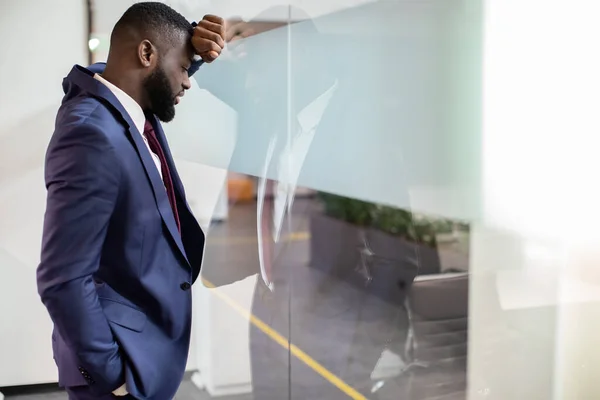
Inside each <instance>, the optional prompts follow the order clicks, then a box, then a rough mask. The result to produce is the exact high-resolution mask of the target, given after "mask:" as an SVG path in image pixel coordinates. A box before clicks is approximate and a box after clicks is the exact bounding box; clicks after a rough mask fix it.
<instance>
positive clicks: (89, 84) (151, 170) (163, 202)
mask: <svg viewBox="0 0 600 400" xmlns="http://www.w3.org/2000/svg"><path fill="white" fill-rule="evenodd" d="M93 73H94V72H93V71H89V70H87V69H85V68H82V67H80V66H76V67H74V68H73V70H72V71H71V73H70V74H69V76H68V78H66V79H65V83H63V86H65V85H67V86H68V85H69V84H70V83H74V84H75V85H77V86H79V87H80V88H81V89H83V90H85V91H86V92H88V93H89V94H91V95H93V96H95V97H97V98H99V99H100V100H102V101H103V102H105V103H108V105H109V106H111V107H112V108H114V109H115V110H116V111H118V113H119V116H120V117H121V122H122V123H123V125H125V127H126V128H127V130H128V133H129V136H130V137H131V140H132V142H133V144H134V146H135V148H136V151H137V153H138V156H139V157H140V160H141V162H142V165H143V166H144V169H145V170H146V175H147V177H148V180H149V181H150V184H151V186H152V191H153V192H154V199H155V200H156V206H157V208H158V211H159V213H160V216H161V218H162V220H163V222H164V223H165V225H166V227H167V230H168V231H169V233H170V235H171V237H172V238H173V240H174V241H175V244H176V245H177V248H178V249H179V251H180V252H181V255H182V256H183V258H184V259H185V261H186V263H187V264H188V266H189V265H190V264H189V261H188V259H187V255H186V253H185V249H184V247H183V243H182V240H181V234H180V233H179V230H178V229H177V223H176V222H175V217H174V215H173V210H172V209H171V203H169V198H168V196H167V191H166V190H165V186H164V183H163V181H162V179H161V177H160V174H159V173H158V170H157V169H156V164H154V160H153V159H152V156H151V155H150V152H149V151H148V148H147V147H146V143H144V139H143V138H142V134H141V132H139V131H138V129H137V128H136V127H135V123H134V122H133V120H132V119H131V117H130V116H129V114H128V113H127V111H126V110H125V109H124V108H123V106H122V105H121V103H120V102H119V101H118V100H117V98H116V97H115V96H114V95H113V94H112V92H111V91H110V90H109V89H108V88H107V87H106V86H104V85H103V84H102V83H101V82H99V81H97V80H96V79H94V76H93ZM67 86H65V91H66V90H67V89H68V87H67ZM153 118H154V117H153ZM153 122H154V124H153V125H154V128H155V131H156V133H157V136H158V138H159V141H160V144H161V146H162V147H163V151H164V152H165V157H166V158H167V161H168V164H169V168H174V167H173V161H172V157H171V153H170V151H169V150H168V146H167V145H166V140H165V139H164V133H163V130H162V128H161V127H160V124H158V123H157V121H156V120H155V121H153ZM167 154H168V155H167ZM171 171H172V172H171V175H176V174H174V173H173V172H174V169H171ZM172 178H173V182H174V185H175V187H176V190H178V191H181V181H180V180H179V177H177V178H175V176H173V177H172ZM175 182H177V183H175ZM180 194H181V192H180Z"/></svg>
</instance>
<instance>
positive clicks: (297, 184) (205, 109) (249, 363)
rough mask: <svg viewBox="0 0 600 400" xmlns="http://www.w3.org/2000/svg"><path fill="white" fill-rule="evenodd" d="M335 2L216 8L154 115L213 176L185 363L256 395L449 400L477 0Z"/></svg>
mask: <svg viewBox="0 0 600 400" xmlns="http://www.w3.org/2000/svg"><path fill="white" fill-rule="evenodd" d="M336 8H337V9H333V10H328V11H327V12H324V13H319V12H315V11H314V9H315V7H314V5H313V12H312V13H311V9H310V7H303V5H302V4H294V5H286V6H273V7H265V8H264V9H258V10H257V12H256V15H254V16H251V17H250V18H242V19H230V23H229V25H228V35H229V38H230V42H229V44H228V48H227V51H226V52H225V53H224V54H223V56H222V58H221V59H220V60H218V61H217V62H215V63H213V64H211V65H205V66H203V67H202V69H201V70H200V71H199V72H198V73H197V74H196V75H195V77H194V78H195V81H196V83H197V85H198V87H199V88H200V89H202V91H199V93H198V95H197V97H193V98H189V99H187V100H188V101H187V102H186V103H187V104H185V105H181V107H180V109H179V110H178V112H179V115H178V117H177V120H176V121H175V122H174V123H173V124H172V125H171V126H169V127H168V134H169V139H170V140H171V145H172V147H173V148H174V151H175V154H177V155H178V156H179V157H180V159H181V160H182V161H184V162H187V163H189V164H190V168H192V165H194V166H196V167H197V168H207V167H210V168H217V169H219V168H221V169H227V170H228V181H227V188H228V193H227V199H228V203H229V207H228V215H227V219H226V220H225V221H222V222H220V223H213V224H211V225H210V228H209V235H208V242H207V247H206V259H205V263H204V267H203V273H202V278H203V282H204V285H205V286H206V287H207V288H209V289H207V290H206V293H205V295H204V297H203V301H204V302H206V303H208V304H210V305H208V306H207V308H206V309H207V310H210V311H212V312H214V313H215V314H212V315H207V313H203V312H202V311H201V310H200V308H201V307H203V306H202V305H200V307H199V308H197V313H196V317H197V320H196V322H197V326H201V325H204V324H208V325H209V326H208V327H206V326H202V327H200V329H201V330H203V331H206V330H208V332H205V336H203V335H202V334H200V335H199V336H198V337H199V338H200V339H199V342H197V343H198V344H199V346H200V347H199V350H198V352H199V359H200V360H202V359H203V358H205V355H203V354H202V350H201V349H202V347H203V346H204V349H205V351H209V352H210V354H211V357H214V358H212V359H211V358H210V357H209V361H208V362H207V364H206V365H205V366H204V371H206V370H210V372H208V374H215V373H216V370H214V369H213V367H214V366H215V365H218V364H219V363H220V362H221V361H223V360H225V359H226V360H228V363H229V362H232V363H236V364H237V363H242V364H245V366H244V367H241V366H239V365H236V366H235V367H233V369H231V370H228V371H226V372H225V371H224V372H223V373H225V374H226V375H229V376H230V378H231V379H232V380H233V381H234V382H235V384H236V385H240V386H238V388H241V387H242V386H241V385H247V386H244V387H245V388H246V391H248V392H249V393H251V394H252V396H253V398H255V399H261V400H262V399H278V400H279V399H286V398H290V399H344V398H348V397H349V398H354V399H390V400H396V399H399V398H402V399H426V398H427V399H429V398H465V396H466V390H467V385H466V382H467V357H468V346H467V343H468V335H467V332H468V320H469V310H468V295H469V267H470V265H469V259H470V255H469V253H470V224H471V222H472V221H473V220H475V219H477V218H478V217H479V216H480V215H481V207H480V204H479V201H478V200H479V196H478V194H479V192H480V171H481V165H480V148H481V135H480V125H481V88H482V84H481V79H482V77H481V66H482V51H481V46H482V42H481V38H482V35H481V29H482V10H481V4H480V3H479V2H477V1H443V2H442V1H440V2H437V1H434V2H404V1H400V2H369V3H364V4H356V5H353V6H352V7H336ZM313 14H314V15H313ZM205 125H208V126H205ZM215 174H216V172H215ZM203 185H204V182H203V180H202V179H197V180H193V181H191V182H189V183H188V188H189V187H192V188H194V189H192V190H198V193H199V196H202V187H203ZM196 188H197V189H196ZM213 301H214V303H213ZM219 302H221V303H223V305H218V303H219ZM200 304H202V301H201V302H200ZM226 308H229V309H230V310H227V309H226ZM236 313H237V314H238V315H237V316H236V315H235V314H236ZM229 323H233V324H235V325H234V326H235V327H236V328H235V329H234V330H233V331H232V330H231V328H229V327H228V326H227V325H228V324H229ZM214 324H217V325H218V326H219V328H216V327H215V326H214ZM222 335H226V336H225V337H223V336H222ZM215 336H216V337H215ZM207 337H208V338H209V340H208V341H207V342H204V343H203V341H204V340H207V339H206V338H207ZM209 343H210V344H209ZM230 349H235V351H234V350H230ZM240 354H243V355H244V356H243V357H241V356H240ZM199 370H200V374H199V376H198V379H200V377H201V376H202V374H203V372H204V371H203V366H202V365H200V366H199ZM234 370H235V373H234V372H233V371H234ZM242 376H243V377H244V379H246V381H244V382H242V381H243V379H242ZM212 378H214V379H216V380H218V379H220V377H219V378H218V377H217V376H216V375H213V376H212ZM207 380H209V381H210V378H207ZM210 384H211V383H210V382H207V385H210ZM215 385H216V386H215V388H213V390H214V391H217V392H218V389H224V390H227V388H225V387H224V386H223V387H219V386H218V385H219V383H217V384H215ZM215 389H216V390H215ZM229 389H232V388H229ZM448 396H451V397H448Z"/></svg>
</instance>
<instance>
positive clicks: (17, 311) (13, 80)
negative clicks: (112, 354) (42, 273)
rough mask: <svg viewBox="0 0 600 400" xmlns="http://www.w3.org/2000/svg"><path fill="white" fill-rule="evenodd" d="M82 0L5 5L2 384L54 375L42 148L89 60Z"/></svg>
mask: <svg viewBox="0 0 600 400" xmlns="http://www.w3.org/2000/svg"><path fill="white" fill-rule="evenodd" d="M84 5H85V1H84V0H53V1H35V2H33V1H16V0H8V1H3V2H2V5H1V9H2V12H0V48H1V49H2V56H1V57H0V317H1V321H2V323H1V325H0V355H1V356H0V386H8V385H22V384H33V383H46V382H53V381H56V379H57V378H56V366H55V365H54V361H53V360H52V350H51V339H50V335H51V330H52V327H51V322H50V319H49V317H48V316H47V313H46V310H45V308H44V307H43V305H42V303H41V302H40V300H39V296H38V294H37V289H36V278H35V269H36V267H37V264H38V261H39V253H40V245H41V230H42V219H43V213H44V208H45V188H44V181H43V172H42V168H43V161H44V152H45V150H46V145H47V143H48V140H49V137H50V135H51V134H52V131H53V125H54V116H55V113H56V110H57V109H58V106H59V104H60V99H61V97H62V88H61V82H62V79H63V77H65V76H66V75H67V74H68V73H69V71H70V69H71V67H72V66H73V64H75V63H85V62H86V60H87V50H86V43H87V40H86V36H87V26H86V22H85V21H86V15H85V8H84Z"/></svg>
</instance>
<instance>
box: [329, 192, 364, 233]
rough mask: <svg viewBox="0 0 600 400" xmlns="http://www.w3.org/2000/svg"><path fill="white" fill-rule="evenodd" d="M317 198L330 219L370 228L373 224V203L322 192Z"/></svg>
mask: <svg viewBox="0 0 600 400" xmlns="http://www.w3.org/2000/svg"><path fill="white" fill-rule="evenodd" d="M319 198H320V199H321V202H322V203H323V205H324V207H325V214H326V215H328V216H330V217H332V218H336V219H340V220H342V221H346V222H348V223H350V224H353V225H359V226H371V223H372V222H373V208H374V207H375V205H374V204H373V203H369V202H366V201H361V200H356V199H351V198H348V197H343V196H338V195H335V194H330V193H324V192H320V193H319Z"/></svg>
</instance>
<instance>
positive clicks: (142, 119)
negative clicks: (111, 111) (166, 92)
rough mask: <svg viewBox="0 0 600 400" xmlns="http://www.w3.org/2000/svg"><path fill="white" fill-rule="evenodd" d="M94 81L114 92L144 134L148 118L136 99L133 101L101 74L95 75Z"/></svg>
mask: <svg viewBox="0 0 600 400" xmlns="http://www.w3.org/2000/svg"><path fill="white" fill-rule="evenodd" d="M94 79H96V80H98V81H100V82H102V83H103V84H104V85H105V86H106V87H107V88H108V89H109V90H110V91H111V92H112V94H114V95H115V97H116V98H117V100H119V103H121V105H122V106H123V108H124V109H125V111H127V114H129V116H130V117H131V119H132V120H133V123H134V124H135V127H136V128H137V130H138V131H139V132H140V133H141V134H143V133H144V125H145V124H146V116H145V115H144V111H143V110H142V107H140V105H139V104H138V103H137V102H136V101H135V100H134V99H132V98H131V96H129V95H128V94H127V93H125V92H124V91H123V90H121V89H120V88H118V87H117V86H115V85H113V84H112V83H110V82H109V81H107V80H106V79H104V78H103V77H102V76H101V75H100V74H95V75H94Z"/></svg>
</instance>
